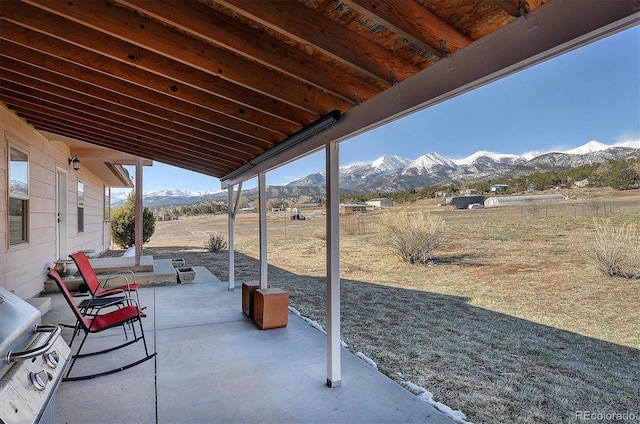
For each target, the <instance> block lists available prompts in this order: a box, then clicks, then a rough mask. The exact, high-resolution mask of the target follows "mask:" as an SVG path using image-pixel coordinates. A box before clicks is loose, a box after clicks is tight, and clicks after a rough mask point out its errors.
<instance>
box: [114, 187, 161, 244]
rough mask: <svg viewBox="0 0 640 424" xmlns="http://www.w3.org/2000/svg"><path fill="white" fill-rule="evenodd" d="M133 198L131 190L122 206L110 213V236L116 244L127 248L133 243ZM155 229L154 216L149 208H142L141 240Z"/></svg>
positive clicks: (144, 241)
mask: <svg viewBox="0 0 640 424" xmlns="http://www.w3.org/2000/svg"><path fill="white" fill-rule="evenodd" d="M135 207H136V205H135V199H134V197H133V192H131V193H129V196H128V197H127V200H126V201H125V203H124V205H123V206H120V207H119V208H116V209H114V210H113V213H112V215H111V237H112V238H113V242H114V243H115V244H117V245H118V246H121V247H124V248H127V247H130V246H133V245H134V244H135V238H136V235H135V228H136V227H135V221H136V213H135ZM155 230H156V217H155V216H154V215H153V212H152V211H151V209H149V208H143V209H142V242H143V243H146V242H148V241H149V240H150V239H151V236H152V235H153V233H154V231H155Z"/></svg>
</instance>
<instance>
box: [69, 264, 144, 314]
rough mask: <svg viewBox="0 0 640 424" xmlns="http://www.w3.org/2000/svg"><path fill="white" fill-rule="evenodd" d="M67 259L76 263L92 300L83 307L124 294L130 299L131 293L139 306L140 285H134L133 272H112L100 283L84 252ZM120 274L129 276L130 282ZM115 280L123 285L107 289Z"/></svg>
mask: <svg viewBox="0 0 640 424" xmlns="http://www.w3.org/2000/svg"><path fill="white" fill-rule="evenodd" d="M69 257H70V258H71V259H73V261H74V262H75V263H76V266H77V267H78V271H79V272H80V276H81V277H82V279H83V280H84V283H85V284H86V285H87V288H88V290H89V293H90V294H91V296H92V299H91V300H89V301H88V303H89V305H86V304H83V305H82V306H83V307H90V306H91V304H98V305H99V304H100V303H101V302H100V301H99V300H98V299H99V298H104V297H107V296H113V295H116V294H123V293H125V292H126V295H127V297H131V292H132V291H134V292H136V300H137V303H138V306H139V305H140V297H139V296H138V288H139V287H140V285H139V284H138V283H136V275H135V273H134V272H133V271H131V270H126V271H120V272H114V273H111V274H108V275H107V278H106V279H105V280H103V281H100V279H99V278H98V276H97V275H96V271H95V270H94V269H93V266H92V265H91V262H89V258H88V257H87V255H85V253H84V252H76V253H73V254H71V255H69ZM121 274H131V281H132V282H130V281H129V278H127V277H126V276H125V275H121ZM117 278H122V279H123V280H124V282H125V284H121V285H118V286H113V287H109V286H108V284H109V283H110V282H111V281H113V280H114V279H117ZM143 309H144V308H143Z"/></svg>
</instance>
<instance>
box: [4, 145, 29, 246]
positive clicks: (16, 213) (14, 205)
mask: <svg viewBox="0 0 640 424" xmlns="http://www.w3.org/2000/svg"><path fill="white" fill-rule="evenodd" d="M28 216H29V154H28V153H26V152H24V151H22V150H20V149H19V148H17V147H15V146H13V145H9V214H8V217H9V245H10V246H12V245H16V244H20V243H26V242H27V241H28V220H27V218H28Z"/></svg>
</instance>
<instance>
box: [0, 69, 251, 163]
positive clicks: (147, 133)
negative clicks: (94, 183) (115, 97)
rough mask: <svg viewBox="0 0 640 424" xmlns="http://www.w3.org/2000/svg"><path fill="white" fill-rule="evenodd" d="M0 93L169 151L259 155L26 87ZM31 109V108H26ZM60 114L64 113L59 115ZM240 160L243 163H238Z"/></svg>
mask: <svg viewBox="0 0 640 424" xmlns="http://www.w3.org/2000/svg"><path fill="white" fill-rule="evenodd" d="M0 92H1V93H2V96H3V98H7V99H11V101H12V102H13V105H17V104H19V102H25V103H28V104H29V105H30V106H28V107H29V108H30V109H32V110H39V109H38V104H37V103H38V101H39V102H41V103H43V107H46V108H47V109H48V110H50V111H49V113H50V114H51V115H52V116H57V117H58V118H59V119H61V120H67V121H70V122H76V119H74V114H75V116H76V117H77V121H84V122H96V123H100V122H103V123H104V124H103V125H110V126H111V127H113V130H114V132H118V131H119V129H118V127H122V128H123V129H124V130H125V131H126V134H134V135H140V136H144V137H147V138H152V139H153V138H155V139H157V140H159V141H161V142H165V144H166V146H167V147H169V146H170V145H171V143H172V142H174V141H179V142H180V143H181V147H184V148H185V149H198V150H205V151H209V152H210V154H218V155H219V156H220V157H221V159H222V160H227V161H230V162H234V161H235V162H238V161H239V162H246V161H248V160H249V159H251V158H252V157H253V156H254V155H255V153H249V152H246V151H238V150H235V149H221V148H220V147H219V146H217V145H216V144H214V143H211V142H208V141H206V140H201V139H195V138H193V137H190V136H188V135H185V134H183V133H175V132H171V131H169V130H167V129H165V128H163V127H154V126H152V125H150V124H145V123H141V122H139V121H136V120H134V119H131V118H128V117H126V116H122V115H118V114H115V113H110V112H107V111H104V110H99V109H97V108H87V107H86V106H85V105H83V104H78V103H75V102H72V101H69V100H68V99H65V98H60V97H58V96H55V95H52V94H50V93H48V92H40V91H37V90H32V89H25V88H24V87H22V86H19V85H17V84H13V83H7V82H6V81H3V84H2V86H0ZM24 107H27V106H23V108H24ZM58 111H60V113H57V112H58ZM238 159H239V160H238Z"/></svg>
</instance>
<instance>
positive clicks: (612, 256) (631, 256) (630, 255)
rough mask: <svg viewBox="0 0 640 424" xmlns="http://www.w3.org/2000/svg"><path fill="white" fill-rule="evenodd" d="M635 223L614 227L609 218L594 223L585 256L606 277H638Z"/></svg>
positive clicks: (639, 263) (639, 260)
mask: <svg viewBox="0 0 640 424" xmlns="http://www.w3.org/2000/svg"><path fill="white" fill-rule="evenodd" d="M638 235H639V234H638V228H637V225H632V224H622V226H620V227H618V228H616V227H614V226H613V225H612V224H611V222H610V221H609V220H606V221H602V222H601V223H596V235H595V237H594V239H593V241H592V242H591V243H589V244H588V245H587V256H589V257H590V258H591V259H593V260H594V262H595V264H596V266H597V268H598V270H600V272H602V273H603V274H604V275H606V276H608V277H622V278H632V279H633V278H640V241H639V240H638Z"/></svg>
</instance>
